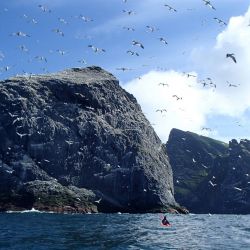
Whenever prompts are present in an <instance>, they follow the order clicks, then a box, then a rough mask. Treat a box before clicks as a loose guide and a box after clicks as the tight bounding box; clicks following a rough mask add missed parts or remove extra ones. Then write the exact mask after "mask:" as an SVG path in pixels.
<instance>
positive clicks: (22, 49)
mask: <svg viewBox="0 0 250 250" xmlns="http://www.w3.org/2000/svg"><path fill="white" fill-rule="evenodd" d="M19 49H20V50H21V51H23V52H28V51H29V50H28V49H27V48H26V47H25V45H20V46H19Z"/></svg>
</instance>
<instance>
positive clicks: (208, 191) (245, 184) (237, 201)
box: [200, 139, 250, 214]
mask: <svg viewBox="0 0 250 250" xmlns="http://www.w3.org/2000/svg"><path fill="white" fill-rule="evenodd" d="M201 190H203V196H202V199H201V206H200V207H201V210H202V211H209V212H212V213H230V214H231V213H238V214H249V213H250V141H249V140H241V141H240V142H239V143H238V142H237V141H236V140H234V139H233V140H232V141H230V142H229V148H228V155H227V156H225V157H220V158H218V159H217V160H216V161H215V164H214V167H213V168H212V169H211V171H210V174H209V176H208V178H207V180H206V182H204V183H203V185H202V186H201ZM205 204H207V205H208V206H205Z"/></svg>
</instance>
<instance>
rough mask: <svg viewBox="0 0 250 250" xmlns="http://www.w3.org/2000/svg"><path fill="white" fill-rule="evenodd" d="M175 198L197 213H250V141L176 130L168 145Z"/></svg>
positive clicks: (172, 133)
mask: <svg viewBox="0 0 250 250" xmlns="http://www.w3.org/2000/svg"><path fill="white" fill-rule="evenodd" d="M166 148H167V153H168V155H169V159H170V163H171V166H172V169H173V175H174V186H175V198H176V201H177V202H180V203H181V204H182V205H184V206H185V207H187V208H188V209H189V210H190V212H193V213H222V214H223V213H225V214H228V213H241V214H249V213H250V141H249V140H241V141H240V142H239V143H238V142H237V141H236V140H232V141H230V142H229V145H228V144H225V143H223V142H220V141H216V140H213V139H211V138H208V137H204V136H200V135H197V134H194V133H191V132H184V131H181V130H177V129H173V130H172V131H171V133H170V136H169V141H168V143H167V145H166Z"/></svg>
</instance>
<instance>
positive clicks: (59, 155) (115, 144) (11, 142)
mask: <svg viewBox="0 0 250 250" xmlns="http://www.w3.org/2000/svg"><path fill="white" fill-rule="evenodd" d="M0 100H1V101H0V138H1V139H0V209H1V210H2V211H6V210H18V209H31V208H32V207H34V208H36V209H41V210H52V211H59V212H64V211H69V212H97V211H101V212H117V211H121V212H123V211H126V212H149V211H155V212H156V211H163V210H164V211H174V212H185V210H184V209H182V208H181V207H180V206H179V204H177V203H176V202H175V199H174V196H173V194H174V190H173V177H172V170H171V167H170V164H169V162H168V158H167V156H166V154H165V151H164V147H163V146H162V143H161V141H160V139H159V138H158V136H157V135H156V133H155V132H154V130H153V128H152V127H151V125H150V123H149V122H148V120H147V119H146V118H145V116H144V114H143V113H142V111H141V108H140V106H139V105H138V103H137V101H136V99H135V98H134V97H133V96H132V95H131V94H129V93H127V92H126V91H125V90H124V89H123V88H121V86H119V82H118V80H117V79H116V78H115V77H114V76H112V75H111V74H110V73H108V72H106V71H105V70H103V69H101V68H99V67H88V68H73V69H69V70H65V71H62V72H59V73H55V74H47V75H31V76H29V77H26V76H17V77H14V78H11V79H8V80H5V81H1V82H0Z"/></svg>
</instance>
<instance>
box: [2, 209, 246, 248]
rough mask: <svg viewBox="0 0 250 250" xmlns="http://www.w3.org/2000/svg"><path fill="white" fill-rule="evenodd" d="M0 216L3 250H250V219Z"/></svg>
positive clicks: (14, 214)
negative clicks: (164, 221) (165, 223)
mask: <svg viewBox="0 0 250 250" xmlns="http://www.w3.org/2000/svg"><path fill="white" fill-rule="evenodd" d="M161 217H162V215H161V214H85V215H69V214H49V213H35V212H29V213H7V214H0V249H18V250H21V249H25V250H26V249H27V250H28V249H34V250H40V249H53V250H56V249H58V250H59V249H60V250H62V249H93V250H96V249H152V250H156V249H188V250H189V249H195V250H198V249H218V250H221V249H233V250H237V249H240V250H243V249H248V250H249V249H250V215H195V214H190V215H167V217H168V219H169V221H170V222H171V223H172V226H171V227H164V226H162V225H161V223H160V221H161Z"/></svg>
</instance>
